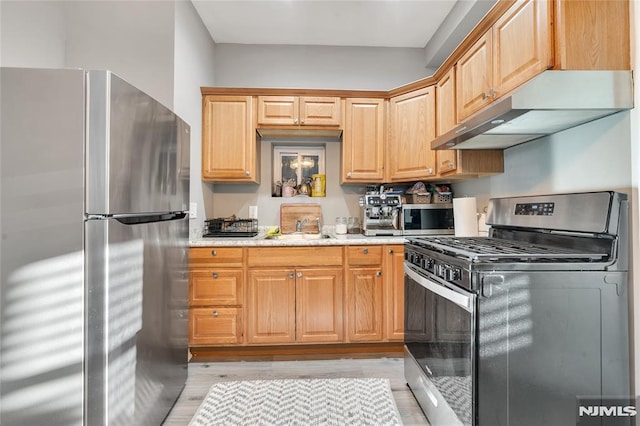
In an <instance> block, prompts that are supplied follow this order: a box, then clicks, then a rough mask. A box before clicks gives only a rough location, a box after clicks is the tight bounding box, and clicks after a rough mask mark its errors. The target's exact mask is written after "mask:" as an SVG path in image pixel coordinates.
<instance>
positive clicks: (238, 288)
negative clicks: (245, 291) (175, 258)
mask: <svg viewBox="0 0 640 426" xmlns="http://www.w3.org/2000/svg"><path fill="white" fill-rule="evenodd" d="M242 284H243V272H242V269H215V268H211V269H196V270H191V271H190V272H189V306H206V305H242V287H243V285H242Z"/></svg>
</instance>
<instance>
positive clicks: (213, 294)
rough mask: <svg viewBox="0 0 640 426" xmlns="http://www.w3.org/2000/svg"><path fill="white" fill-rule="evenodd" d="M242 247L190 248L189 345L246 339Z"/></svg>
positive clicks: (219, 344)
mask: <svg viewBox="0 0 640 426" xmlns="http://www.w3.org/2000/svg"><path fill="white" fill-rule="evenodd" d="M242 259H243V249H242V248H237V247H222V248H210V247H206V248H205V247H202V248H200V247H198V248H192V249H190V250H189V345H190V346H221V345H225V346H226V345H238V344H242V343H243V342H244V338H243V336H244V332H243V330H244V321H243V315H244V312H243V309H242V306H243V304H244V269H243V267H242Z"/></svg>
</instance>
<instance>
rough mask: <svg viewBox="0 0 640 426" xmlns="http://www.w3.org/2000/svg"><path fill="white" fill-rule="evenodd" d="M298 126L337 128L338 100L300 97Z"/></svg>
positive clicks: (338, 120)
mask: <svg viewBox="0 0 640 426" xmlns="http://www.w3.org/2000/svg"><path fill="white" fill-rule="evenodd" d="M299 118H300V124H301V125H304V126H336V127H337V126H339V125H340V98H332V97H311V96H302V97H300V115H299Z"/></svg>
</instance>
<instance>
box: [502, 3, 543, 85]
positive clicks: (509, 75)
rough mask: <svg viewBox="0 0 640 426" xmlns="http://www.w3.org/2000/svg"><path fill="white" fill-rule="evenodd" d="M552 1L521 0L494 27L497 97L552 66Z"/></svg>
mask: <svg viewBox="0 0 640 426" xmlns="http://www.w3.org/2000/svg"><path fill="white" fill-rule="evenodd" d="M549 3H550V2H548V1H547V0H519V1H518V2H516V4H514V5H513V6H512V7H511V8H510V9H509V10H508V11H507V13H505V14H504V15H503V16H502V17H501V18H500V19H499V20H498V22H496V24H495V25H494V26H493V30H492V31H493V48H494V52H493V53H494V55H493V87H494V88H495V90H496V92H495V94H494V98H495V97H499V96H502V95H503V94H505V93H507V92H509V91H511V90H513V89H515V88H516V87H518V86H520V85H521V84H522V83H524V82H526V81H528V80H530V79H531V78H533V77H534V76H536V75H537V74H539V73H541V72H542V71H544V70H546V69H547V68H550V67H551V66H552V65H553V64H552V62H553V60H552V55H551V43H552V39H551V16H550V13H551V7H550V6H549Z"/></svg>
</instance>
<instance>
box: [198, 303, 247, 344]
mask: <svg viewBox="0 0 640 426" xmlns="http://www.w3.org/2000/svg"><path fill="white" fill-rule="evenodd" d="M240 343H242V308H220V307H216V308H209V307H206V308H190V309H189V345H190V346H213V345H237V344H240Z"/></svg>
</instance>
